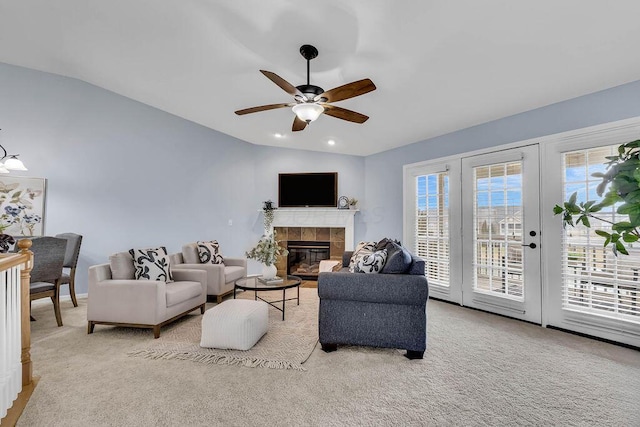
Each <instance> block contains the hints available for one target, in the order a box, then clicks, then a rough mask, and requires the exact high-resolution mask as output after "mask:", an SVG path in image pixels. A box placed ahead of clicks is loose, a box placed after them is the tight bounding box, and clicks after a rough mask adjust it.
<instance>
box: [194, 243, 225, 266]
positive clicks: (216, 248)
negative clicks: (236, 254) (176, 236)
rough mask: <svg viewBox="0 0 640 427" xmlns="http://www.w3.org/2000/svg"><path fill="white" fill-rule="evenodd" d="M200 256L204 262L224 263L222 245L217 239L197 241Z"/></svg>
mask: <svg viewBox="0 0 640 427" xmlns="http://www.w3.org/2000/svg"><path fill="white" fill-rule="evenodd" d="M196 244H197V245H198V256H199V257H200V262H201V263H202V264H224V258H223V257H222V254H221V253H220V245H219V244H218V241H217V240H212V241H210V242H196Z"/></svg>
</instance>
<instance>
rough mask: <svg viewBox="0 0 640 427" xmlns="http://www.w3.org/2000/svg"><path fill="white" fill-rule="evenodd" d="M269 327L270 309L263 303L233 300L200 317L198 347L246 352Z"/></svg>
mask: <svg viewBox="0 0 640 427" xmlns="http://www.w3.org/2000/svg"><path fill="white" fill-rule="evenodd" d="M268 328H269V306H268V305H267V303H265V302H263V301H252V300H244V299H232V300H227V301H224V302H222V303H220V304H218V305H216V306H215V307H213V308H211V309H209V310H207V311H206V312H205V313H204V316H203V317H202V337H201V339H200V347H210V348H219V349H234V350H249V349H250V348H251V347H253V346H254V345H255V344H256V343H257V342H258V340H259V339H260V338H262V336H263V335H264V334H265V333H266V332H267V329H268Z"/></svg>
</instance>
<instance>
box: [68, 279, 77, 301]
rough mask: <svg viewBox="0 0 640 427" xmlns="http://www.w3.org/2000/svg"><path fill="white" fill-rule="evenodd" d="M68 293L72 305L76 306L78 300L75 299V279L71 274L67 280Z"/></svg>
mask: <svg viewBox="0 0 640 427" xmlns="http://www.w3.org/2000/svg"><path fill="white" fill-rule="evenodd" d="M69 294H70V295H71V302H72V303H73V306H74V307H77V306H78V300H77V299H76V279H75V278H74V277H73V276H71V280H69Z"/></svg>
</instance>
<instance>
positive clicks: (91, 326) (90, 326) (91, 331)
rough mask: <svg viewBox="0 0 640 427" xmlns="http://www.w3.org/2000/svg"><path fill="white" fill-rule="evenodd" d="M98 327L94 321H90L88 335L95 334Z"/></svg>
mask: <svg viewBox="0 0 640 427" xmlns="http://www.w3.org/2000/svg"><path fill="white" fill-rule="evenodd" d="M94 326H96V324H95V323H93V322H92V321H89V324H88V325H87V334H92V333H93V327H94Z"/></svg>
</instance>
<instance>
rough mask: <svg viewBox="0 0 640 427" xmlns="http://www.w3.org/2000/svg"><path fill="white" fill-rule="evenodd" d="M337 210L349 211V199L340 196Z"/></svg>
mask: <svg viewBox="0 0 640 427" xmlns="http://www.w3.org/2000/svg"><path fill="white" fill-rule="evenodd" d="M338 209H349V198H348V197H347V196H340V198H339V199H338Z"/></svg>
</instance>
